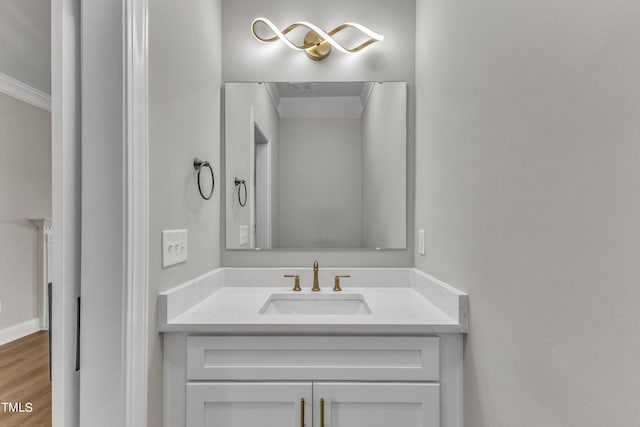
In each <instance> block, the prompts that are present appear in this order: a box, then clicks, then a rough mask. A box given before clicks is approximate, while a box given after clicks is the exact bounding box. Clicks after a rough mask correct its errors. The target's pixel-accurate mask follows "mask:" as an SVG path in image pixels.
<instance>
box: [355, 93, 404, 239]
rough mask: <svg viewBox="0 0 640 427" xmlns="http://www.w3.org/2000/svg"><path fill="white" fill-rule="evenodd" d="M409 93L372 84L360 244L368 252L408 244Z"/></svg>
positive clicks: (364, 119)
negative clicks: (368, 250) (406, 171)
mask: <svg viewBox="0 0 640 427" xmlns="http://www.w3.org/2000/svg"><path fill="white" fill-rule="evenodd" d="M406 113H407V87H406V85H405V84H404V83H402V82H387V83H383V84H374V85H373V90H372V92H371V95H370V97H369V102H368V103H367V105H366V109H365V111H364V113H363V114H362V139H363V143H362V144H363V145H362V222H361V227H362V243H363V246H364V247H367V248H376V247H378V248H404V247H406V244H407V239H406V235H407V227H406V224H405V221H404V220H405V218H406V217H407V207H406V202H405V200H406V197H405V195H406V193H405V191H404V190H405V188H406V187H407V176H406V174H405V173H404V171H405V169H406V165H407V150H406V145H405V144H404V141H405V140H406V139H407V119H406V117H407V116H406Z"/></svg>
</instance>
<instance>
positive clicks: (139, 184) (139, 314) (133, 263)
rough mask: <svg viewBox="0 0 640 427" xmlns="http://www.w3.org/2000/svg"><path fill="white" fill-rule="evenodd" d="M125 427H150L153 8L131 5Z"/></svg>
mask: <svg viewBox="0 0 640 427" xmlns="http://www.w3.org/2000/svg"><path fill="white" fill-rule="evenodd" d="M125 19H126V22H125V31H126V47H125V52H124V64H125V73H126V74H125V103H126V104H125V132H126V134H125V141H124V144H125V146H124V153H125V162H126V163H125V166H126V179H125V188H124V191H125V194H124V196H125V215H126V216H125V218H126V220H125V225H126V228H125V230H124V231H125V236H124V237H125V251H124V257H125V258H124V265H125V284H124V285H125V286H124V302H125V319H124V320H125V321H124V331H123V332H124V333H123V353H124V354H123V357H124V369H123V372H122V375H123V381H122V384H123V387H124V390H123V402H124V426H127V427H135V426H145V425H147V370H148V348H147V347H148V294H149V281H148V275H147V274H148V264H149V263H148V254H147V235H148V62H147V61H148V56H147V50H148V49H147V47H148V46H147V31H148V26H147V25H148V20H147V19H148V3H147V0H126V4H125Z"/></svg>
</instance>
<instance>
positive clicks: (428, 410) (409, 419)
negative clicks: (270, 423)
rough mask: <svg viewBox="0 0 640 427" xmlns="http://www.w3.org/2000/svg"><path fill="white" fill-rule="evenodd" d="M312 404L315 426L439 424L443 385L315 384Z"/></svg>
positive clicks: (431, 426) (433, 426)
mask: <svg viewBox="0 0 640 427" xmlns="http://www.w3.org/2000/svg"><path fill="white" fill-rule="evenodd" d="M321 399H322V401H321ZM313 404H314V410H313V418H314V427H354V426H367V427H389V426H398V427H439V425H440V386H439V385H438V384H433V383H430V384H424V383H423V384H417V383H415V384H412V383H314V384H313ZM323 412H324V424H323V419H322V418H323V416H322V414H323Z"/></svg>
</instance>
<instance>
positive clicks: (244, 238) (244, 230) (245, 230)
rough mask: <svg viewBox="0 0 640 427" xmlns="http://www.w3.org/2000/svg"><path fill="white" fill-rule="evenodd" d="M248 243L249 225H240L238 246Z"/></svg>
mask: <svg viewBox="0 0 640 427" xmlns="http://www.w3.org/2000/svg"><path fill="white" fill-rule="evenodd" d="M248 244H249V226H248V225H241V226H240V246H247V245H248Z"/></svg>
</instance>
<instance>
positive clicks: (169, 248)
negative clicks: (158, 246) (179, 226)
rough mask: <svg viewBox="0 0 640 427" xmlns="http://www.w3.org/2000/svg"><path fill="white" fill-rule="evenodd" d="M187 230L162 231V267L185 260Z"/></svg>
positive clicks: (186, 253)
mask: <svg viewBox="0 0 640 427" xmlns="http://www.w3.org/2000/svg"><path fill="white" fill-rule="evenodd" d="M187 249H188V246H187V230H164V231H163V232H162V268H167V267H170V266H172V265H176V264H180V263H182V262H186V261H187V255H188V252H187Z"/></svg>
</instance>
